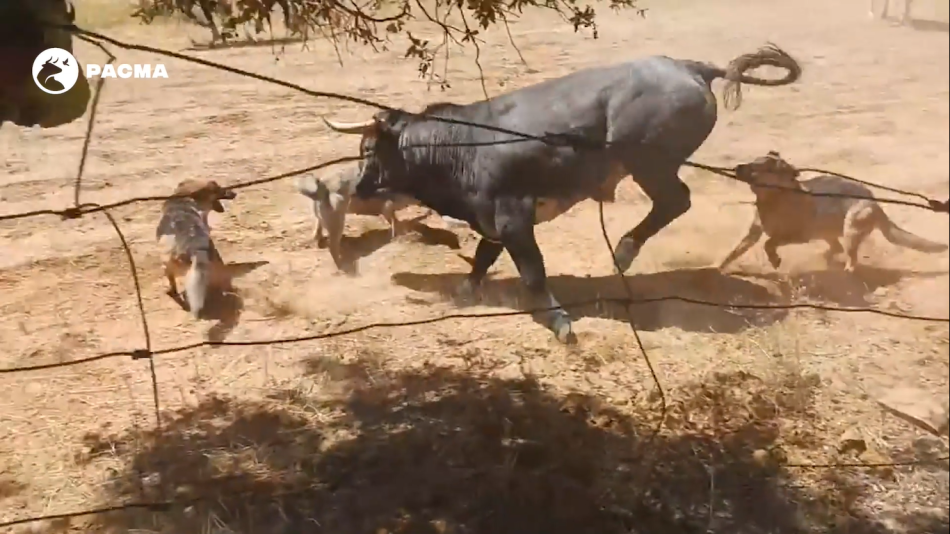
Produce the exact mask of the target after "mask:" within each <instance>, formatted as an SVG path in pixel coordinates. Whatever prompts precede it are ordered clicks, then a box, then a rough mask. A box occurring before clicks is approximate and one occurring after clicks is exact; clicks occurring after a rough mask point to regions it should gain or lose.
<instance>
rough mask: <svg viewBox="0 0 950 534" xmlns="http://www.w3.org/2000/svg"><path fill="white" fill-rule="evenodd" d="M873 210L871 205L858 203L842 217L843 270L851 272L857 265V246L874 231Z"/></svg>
mask: <svg viewBox="0 0 950 534" xmlns="http://www.w3.org/2000/svg"><path fill="white" fill-rule="evenodd" d="M874 212H875V210H874V207H873V206H872V205H869V204H860V205H856V206H855V207H854V208H852V209H850V210H848V214H847V215H845V217H844V235H843V237H842V239H841V240H842V245H843V248H844V252H845V262H844V270H845V272H849V273H853V272H854V269H855V267H857V265H858V248H860V246H861V243H863V242H864V240H865V239H867V237H868V235H870V234H871V232H873V231H874V215H875V213H874Z"/></svg>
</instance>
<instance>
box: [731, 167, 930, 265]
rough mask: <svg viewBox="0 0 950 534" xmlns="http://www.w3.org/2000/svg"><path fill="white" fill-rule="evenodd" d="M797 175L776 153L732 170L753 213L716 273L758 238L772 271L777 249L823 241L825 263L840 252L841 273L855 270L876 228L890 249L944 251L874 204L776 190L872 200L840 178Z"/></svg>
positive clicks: (856, 185) (863, 190)
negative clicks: (747, 191) (751, 200)
mask: <svg viewBox="0 0 950 534" xmlns="http://www.w3.org/2000/svg"><path fill="white" fill-rule="evenodd" d="M798 175H799V172H798V169H796V168H795V167H793V166H792V165H791V164H789V163H788V162H787V161H785V160H783V159H782V157H781V156H780V155H779V154H778V152H769V153H768V155H766V156H764V157H761V158H758V159H756V160H755V161H753V162H752V163H747V164H743V165H738V166H736V177H737V178H739V179H740V180H742V181H744V182H747V183H748V184H749V185H750V186H751V187H752V192H753V193H755V207H756V215H755V219H754V220H753V221H752V226H750V227H749V231H748V233H747V234H746V236H745V237H743V238H742V240H741V241H739V243H738V244H737V245H736V247H735V248H734V249H733V250H732V252H730V253H729V254H728V255H726V257H725V259H723V260H722V262H721V263H720V264H719V268H720V269H725V268H726V266H728V265H729V264H730V263H732V262H733V261H735V260H736V259H737V258H738V257H739V256H741V255H743V254H745V253H746V252H747V251H748V250H749V249H750V248H752V246H753V245H755V244H756V242H758V241H759V239H760V238H761V237H762V235H763V234H765V235H766V236H768V239H766V240H765V244H764V247H765V253H766V254H767V255H768V258H769V263H771V264H772V266H773V267H775V268H778V266H779V265H780V264H781V263H782V260H781V258H779V256H778V253H777V251H776V248H777V247H780V246H782V245H791V244H797V243H807V242H809V241H825V242H827V243H828V251H827V253H826V254H825V257H826V259H828V260H829V262H830V261H832V260H833V259H834V257H835V256H837V255H838V254H841V253H842V252H844V253H845V264H844V269H845V271H847V272H854V269H855V267H856V266H857V263H858V247H860V246H861V243H862V242H863V241H864V240H865V239H866V238H867V236H868V235H870V233H871V232H873V231H874V230H875V229H877V230H880V231H881V233H882V234H884V238H885V239H887V240H888V241H890V242H891V243H893V244H895V245H899V246H902V247H907V248H911V249H914V250H918V251H920V252H926V253H929V254H936V253H939V252H943V251H945V250H947V245H944V244H942V243H935V242H933V241H928V240H926V239H924V238H922V237H918V236H916V235H914V234H911V233H910V232H908V231H906V230H903V229H901V228H899V227H898V226H897V225H896V224H894V222H893V221H891V219H890V218H889V217H888V216H887V214H886V213H884V210H883V209H881V206H880V204H878V203H877V202H875V201H873V200H863V199H854V198H842V197H819V196H811V195H807V194H803V193H796V192H793V191H783V190H782V189H778V188H786V189H798V190H802V191H808V192H814V193H834V194H846V195H856V196H861V197H868V198H873V194H872V193H871V190H870V189H868V188H867V187H865V186H864V185H861V184H859V183H857V182H853V181H851V180H847V179H845V178H840V177H837V176H827V175H823V176H817V177H815V178H812V179H810V180H804V181H799V180H798ZM757 184H760V185H757ZM763 186H765V187H763ZM767 186H772V187H767Z"/></svg>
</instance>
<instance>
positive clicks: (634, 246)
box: [614, 239, 642, 273]
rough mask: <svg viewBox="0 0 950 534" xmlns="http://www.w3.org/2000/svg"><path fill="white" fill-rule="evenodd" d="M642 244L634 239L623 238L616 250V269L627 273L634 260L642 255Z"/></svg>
mask: <svg viewBox="0 0 950 534" xmlns="http://www.w3.org/2000/svg"><path fill="white" fill-rule="evenodd" d="M641 247H642V245H640V244H639V243H637V242H635V241H634V240H632V239H621V240H620V243H618V244H617V248H616V249H615V250H614V260H615V262H616V263H615V264H614V270H616V271H617V272H619V273H625V272H627V271H628V270H630V266H631V265H633V260H635V259H637V256H639V255H640V248H641Z"/></svg>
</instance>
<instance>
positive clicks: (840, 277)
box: [737, 265, 947, 307]
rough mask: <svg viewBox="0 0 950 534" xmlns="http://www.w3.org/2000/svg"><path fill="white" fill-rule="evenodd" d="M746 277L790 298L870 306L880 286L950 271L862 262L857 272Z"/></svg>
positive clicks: (832, 270)
mask: <svg viewBox="0 0 950 534" xmlns="http://www.w3.org/2000/svg"><path fill="white" fill-rule="evenodd" d="M737 274H739V273H737ZM742 276H745V277H748V278H751V279H761V280H767V281H769V282H772V283H774V284H776V285H777V286H778V287H779V288H780V290H781V292H782V294H783V295H785V296H786V297H787V298H789V299H792V298H799V299H800V298H805V299H809V300H813V301H816V302H823V303H830V304H838V305H840V306H851V307H867V306H873V305H874V299H873V298H872V297H873V295H874V294H875V292H877V291H878V290H879V289H886V288H889V287H892V286H895V285H897V284H898V283H900V282H901V281H902V280H904V279H907V278H912V279H913V278H918V279H926V278H939V277H942V276H947V272H946V271H914V270H912V269H891V268H886V267H875V266H872V265H858V267H857V269H855V272H854V273H846V272H844V271H843V270H840V269H826V270H816V271H805V272H799V273H795V274H779V273H773V272H768V273H742Z"/></svg>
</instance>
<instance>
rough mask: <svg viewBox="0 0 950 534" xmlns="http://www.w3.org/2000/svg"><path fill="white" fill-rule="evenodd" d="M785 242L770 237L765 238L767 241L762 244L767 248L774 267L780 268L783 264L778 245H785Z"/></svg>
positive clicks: (767, 253) (766, 251)
mask: <svg viewBox="0 0 950 534" xmlns="http://www.w3.org/2000/svg"><path fill="white" fill-rule="evenodd" d="M784 244H785V243H783V242H781V241H778V240H776V239H775V238H772V237H770V238H768V239H766V240H765V243H763V244H762V248H764V249H765V255H766V256H767V257H768V258H769V263H770V264H771V265H772V267H773V268H774V269H778V268H779V266H780V265H782V258H781V257H780V256H779V255H778V250H777V249H778V247H780V246H781V245H784Z"/></svg>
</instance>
